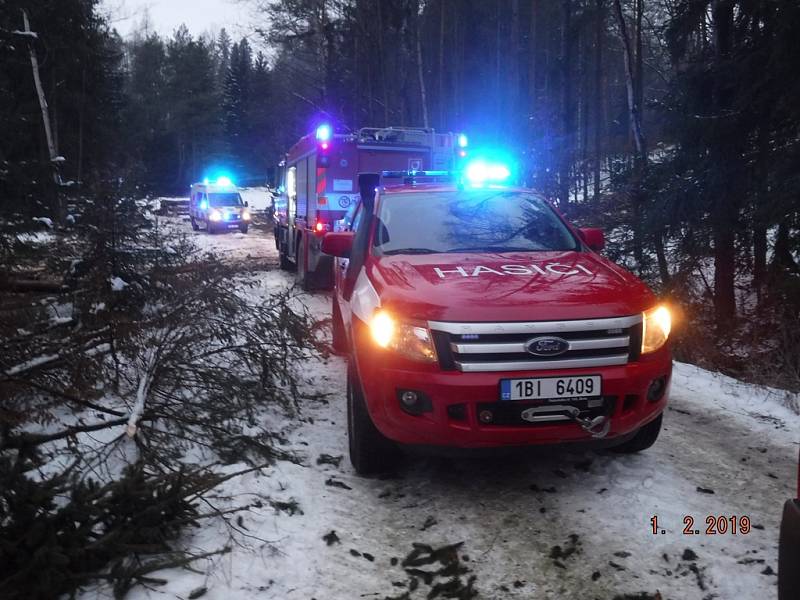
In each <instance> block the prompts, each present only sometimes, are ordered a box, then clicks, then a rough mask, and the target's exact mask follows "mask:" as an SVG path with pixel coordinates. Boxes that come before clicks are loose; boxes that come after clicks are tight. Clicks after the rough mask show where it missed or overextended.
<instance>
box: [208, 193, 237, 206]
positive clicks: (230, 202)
mask: <svg viewBox="0 0 800 600" xmlns="http://www.w3.org/2000/svg"><path fill="white" fill-rule="evenodd" d="M208 204H209V206H242V197H241V196H240V195H239V194H238V192H227V193H214V194H209V195H208Z"/></svg>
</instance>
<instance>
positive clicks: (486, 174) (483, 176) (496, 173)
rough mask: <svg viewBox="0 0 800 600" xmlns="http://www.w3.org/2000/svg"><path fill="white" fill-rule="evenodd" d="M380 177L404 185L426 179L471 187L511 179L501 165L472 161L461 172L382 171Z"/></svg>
mask: <svg viewBox="0 0 800 600" xmlns="http://www.w3.org/2000/svg"><path fill="white" fill-rule="evenodd" d="M381 177H382V178H385V179H403V182H404V183H417V182H418V180H420V179H427V180H428V183H437V182H441V181H455V182H460V183H467V184H469V185H472V186H481V185H487V184H493V185H502V184H504V183H507V181H508V180H509V179H510V178H511V169H509V168H508V167H507V166H506V165H504V164H502V163H494V162H487V161H484V160H473V161H472V162H470V163H468V164H467V165H466V167H465V168H464V170H463V171H382V172H381Z"/></svg>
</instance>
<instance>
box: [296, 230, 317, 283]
mask: <svg viewBox="0 0 800 600" xmlns="http://www.w3.org/2000/svg"><path fill="white" fill-rule="evenodd" d="M295 257H296V258H297V276H296V280H297V283H298V284H299V285H300V287H301V288H302V289H303V291H305V292H310V291H311V290H312V289H313V286H312V285H311V274H310V273H309V272H308V271H306V246H305V244H304V243H303V238H300V241H299V242H298V244H297V252H296V253H295Z"/></svg>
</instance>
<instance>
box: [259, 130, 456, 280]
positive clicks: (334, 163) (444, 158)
mask: <svg viewBox="0 0 800 600" xmlns="http://www.w3.org/2000/svg"><path fill="white" fill-rule="evenodd" d="M467 144H468V141H467V137H466V135H464V134H454V133H436V132H435V131H434V130H433V129H422V128H409V127H383V128H378V127H364V128H362V129H359V130H358V131H356V132H354V133H336V132H334V130H333V128H332V126H331V125H329V124H322V125H320V126H319V127H317V129H316V131H314V132H313V133H310V134H308V135H306V136H304V137H303V138H301V139H300V140H299V141H298V142H297V143H296V144H295V145H294V146H292V148H291V149H290V150H289V152H288V153H287V155H286V158H285V160H284V161H283V162H282V163H281V194H280V197H278V198H276V200H275V204H274V218H275V245H276V247H277V249H278V252H279V255H280V265H281V268H283V269H285V270H294V271H296V273H297V281H298V283H299V284H300V285H301V287H302V288H303V289H305V290H311V289H330V288H331V287H332V285H333V262H332V259H331V257H330V256H325V255H324V254H323V253H322V252H321V249H320V247H321V243H322V238H323V236H324V235H325V234H326V233H327V232H329V231H333V225H334V223H335V222H336V221H338V220H340V219H342V217H344V215H345V213H346V212H347V210H348V208H349V207H350V206H351V205H353V204H355V203H356V201H357V200H358V198H359V192H358V183H357V179H358V174H359V173H361V172H373V171H383V170H398V169H399V170H404V171H412V172H413V171H423V170H448V169H453V168H455V166H456V165H457V163H458V161H459V160H460V159H461V158H464V157H466V155H467Z"/></svg>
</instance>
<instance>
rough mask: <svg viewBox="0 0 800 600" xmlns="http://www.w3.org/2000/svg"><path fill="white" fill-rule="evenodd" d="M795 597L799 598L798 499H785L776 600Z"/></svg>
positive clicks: (793, 599) (799, 534)
mask: <svg viewBox="0 0 800 600" xmlns="http://www.w3.org/2000/svg"><path fill="white" fill-rule="evenodd" d="M797 598H800V500H787V501H786V504H784V506H783V518H782V519H781V535H780V543H779V545H778V600H796V599H797Z"/></svg>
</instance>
